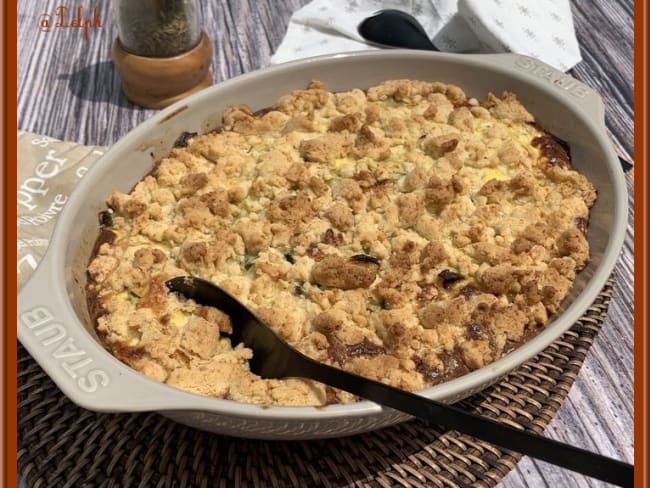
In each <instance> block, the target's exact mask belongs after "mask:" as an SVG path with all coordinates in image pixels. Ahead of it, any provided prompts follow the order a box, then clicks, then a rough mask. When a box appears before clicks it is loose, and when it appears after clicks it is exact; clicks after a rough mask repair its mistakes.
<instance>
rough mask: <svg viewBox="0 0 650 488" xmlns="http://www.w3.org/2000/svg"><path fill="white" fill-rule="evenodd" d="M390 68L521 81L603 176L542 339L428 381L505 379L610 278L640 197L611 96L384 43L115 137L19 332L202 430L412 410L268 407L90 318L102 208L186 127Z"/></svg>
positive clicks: (553, 74)
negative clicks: (157, 365) (171, 369)
mask: <svg viewBox="0 0 650 488" xmlns="http://www.w3.org/2000/svg"><path fill="white" fill-rule="evenodd" d="M391 78H411V79H422V80H431V81H442V82H448V83H453V84H456V85H459V86H460V87H461V88H463V89H464V90H465V92H466V93H467V94H468V96H476V97H478V98H483V97H484V96H485V94H487V93H488V92H494V93H500V92H502V91H504V90H508V91H512V92H515V93H516V94H517V96H518V98H519V99H520V101H521V102H522V103H523V104H524V106H526V107H527V108H528V109H529V111H530V112H531V113H533V115H535V117H536V119H537V120H538V121H539V122H540V124H541V125H542V126H543V128H544V129H546V130H548V131H549V132H551V133H552V134H554V135H556V136H558V137H560V138H561V139H564V140H566V141H567V142H568V143H569V145H570V147H571V154H572V159H573V164H574V166H575V167H576V168H577V169H578V170H579V171H580V172H582V173H583V174H585V175H586V176H587V177H588V178H589V180H590V181H591V182H592V183H593V184H594V186H595V187H596V189H597V191H598V200H597V202H596V204H595V206H594V207H593V208H592V211H591V218H590V223H589V234H588V236H589V238H588V240H589V244H590V248H591V260H590V262H589V264H588V266H587V267H586V268H585V269H584V270H583V271H582V272H581V273H580V274H579V275H578V277H577V279H576V283H575V285H574V289H573V290H572V292H571V294H570V296H569V298H568V299H567V300H566V301H565V304H564V306H563V309H562V311H561V313H560V314H559V315H558V316H557V317H556V319H555V320H553V321H552V322H551V323H550V324H549V325H548V326H547V328H546V329H545V330H544V331H543V332H541V333H540V334H539V335H538V336H536V337H535V338H534V339H532V340H530V341H529V342H527V343H526V344H524V345H523V346H521V347H520V348H518V349H517V350H515V351H513V352H512V353H510V354H508V355H507V356H505V357H503V358H502V359H500V360H498V361H496V362H494V363H492V364H490V365H488V366H486V367H484V368H481V369H479V370H476V371H474V372H472V373H470V374H467V375H464V376H462V377H460V378H457V379H454V380H451V381H448V382H446V383H442V384H440V385H437V386H434V387H432V388H429V389H426V390H424V391H422V392H421V394H422V395H423V396H426V397H428V398H433V399H436V400H440V401H444V402H455V401H458V400H460V399H462V398H465V397H467V396H469V395H471V394H473V393H475V392H477V391H480V390H482V389H483V388H485V387H487V386H489V385H490V384H492V383H494V382H495V381H497V380H498V379H499V378H501V377H502V376H503V375H504V374H506V373H507V372H509V371H511V370H512V369H514V368H516V367H517V366H518V365H520V364H521V363H522V362H524V361H526V360H528V359H530V358H532V357H533V356H534V355H535V354H536V353H538V352H540V351H541V350H543V349H544V348H545V347H546V346H548V345H549V344H550V343H551V342H553V340H555V339H556V338H557V337H559V336H560V335H561V334H562V333H563V332H564V331H566V330H567V329H568V328H570V327H571V325H572V324H573V323H574V322H575V320H577V319H578V318H579V317H580V315H581V314H582V313H584V311H585V310H586V309H587V307H588V306H589V305H590V304H591V303H592V301H593V300H594V299H595V298H596V296H597V295H598V292H599V291H600V289H601V288H602V287H603V285H604V284H605V282H606V280H607V278H608V276H609V274H610V273H611V271H612V269H613V268H614V265H615V263H616V260H617V258H618V254H619V252H620V249H621V246H622V243H623V238H624V235H625V226H626V221H627V194H626V187H625V183H624V177H623V173H622V170H621V168H620V165H619V162H618V158H617V156H616V154H615V152H614V151H613V149H612V146H611V143H610V142H609V140H608V138H607V135H606V131H605V125H604V108H603V103H602V100H601V98H600V97H599V96H598V95H597V94H596V93H595V92H594V91H593V90H591V89H590V88H588V87H587V86H585V85H583V84H582V83H580V82H578V81H576V80H575V79H573V78H571V77H570V76H568V75H565V74H564V73H561V72H559V71H556V70H555V69H553V68H551V67H549V66H547V65H545V64H543V63H541V62H540V61H537V60H534V59H532V58H528V57H525V56H520V55H514V54H499V55H448V54H440V53H430V52H424V51H405V50H389V51H372V52H358V53H353V54H340V55H331V56H324V57H317V58H310V59H307V60H302V61H297V62H293V63H287V64H283V65H278V66H274V67H271V68H267V69H264V70H260V71H256V72H253V73H249V74H246V75H242V76H239V77H237V78H233V79H232V80H229V81H226V82H223V83H220V84H217V85H215V86H212V87H210V88H208V89H205V90H203V91H201V92H199V93H197V94H195V95H192V96H191V97H189V98H186V99H184V100H182V101H181V102H178V103H176V104H174V105H172V106H170V107H168V108H167V109H165V110H164V111H162V112H160V113H158V114H157V115H156V116H154V117H152V118H151V119H149V120H148V121H146V122H145V123H143V124H141V125H140V126H138V127H137V128H135V129H134V130H132V131H131V132H130V133H129V134H127V135H126V136H125V137H123V138H122V139H121V140H120V141H119V142H118V143H116V144H115V145H114V146H113V147H112V148H111V150H110V151H108V152H107V153H106V155H104V156H103V157H102V159H101V160H100V161H98V162H97V163H96V164H95V166H94V167H93V168H92V170H90V171H89V172H88V173H87V175H86V176H85V177H84V179H83V180H82V181H81V182H80V184H79V185H78V187H77V188H76V189H75V191H74V192H73V194H72V195H71V196H70V199H69V201H68V204H67V205H66V207H65V209H64V211H63V212H62V214H61V215H60V217H59V220H58V223H57V226H56V228H55V231H54V235H53V237H52V241H51V244H50V247H49V249H48V252H47V254H46V256H45V257H44V259H43V261H42V262H41V264H40V265H39V267H38V269H37V270H36V272H35V273H34V275H33V276H32V278H31V279H30V281H29V282H28V283H27V284H26V285H25V286H24V288H23V289H22V290H21V292H20V294H19V297H18V337H19V340H20V341H21V343H22V344H23V345H24V346H25V347H26V348H27V350H28V351H29V352H30V354H31V355H32V356H33V357H34V358H35V359H36V361H37V362H38V363H39V364H40V365H41V367H42V368H43V369H44V370H45V371H46V373H47V374H48V375H49V376H50V377H51V378H52V380H53V381H54V382H55V383H56V384H57V386H58V387H59V388H60V389H61V390H62V391H63V392H64V393H65V394H66V395H67V396H68V397H69V398H70V399H71V400H72V401H74V402H75V403H77V404H79V405H81V406H83V407H85V408H88V409H90V410H95V411H103V412H138V411H157V412H160V413H161V414H163V415H166V416H168V417H170V418H172V419H174V420H177V421H179V422H182V423H184V424H187V425H191V426H193V427H196V428H199V429H203V430H208V431H212V432H218V433H222V434H228V435H234V436H241V437H252V438H263V439H314V438H325V437H334V436H341V435H350V434H355V433H360V432H366V431H370V430H373V429H377V428H381V427H385V426H388V425H391V424H394V423H396V422H399V421H402V420H406V418H407V417H406V416H405V415H402V414H400V413H397V412H395V411H392V410H389V409H384V408H381V407H379V406H378V405H376V404H374V403H371V402H366V401H363V402H358V403H353V404H341V405H330V406H327V407H322V408H314V407H277V406H273V407H262V406H258V405H252V404H243V403H238V402H234V401H231V400H221V399H215V398H209V397H203V396H199V395H195V394H192V393H188V392H185V391H182V390H178V389H175V388H172V387H169V386H166V385H164V384H161V383H158V382H156V381H154V380H151V379H149V378H147V377H146V376H144V375H142V374H140V373H138V372H136V371H134V370H132V369H131V368H129V367H127V366H126V365H124V364H123V363H121V362H120V361H119V360H117V359H116V358H114V357H113V356H111V355H110V354H109V353H108V352H107V351H106V350H105V349H104V348H103V347H102V346H101V345H100V343H99V342H98V339H97V337H96V335H95V332H94V330H93V327H92V325H91V323H90V320H89V318H88V312H87V310H86V301H85V293H84V286H85V279H86V277H85V270H86V266H87V264H88V259H89V257H90V254H91V251H92V246H93V244H94V241H95V239H96V237H97V235H98V231H99V229H98V221H97V214H98V213H99V212H100V211H101V210H103V209H104V208H105V199H106V197H107V195H108V193H109V192H110V191H111V190H112V189H119V190H120V191H128V190H130V189H131V188H132V187H133V185H134V184H135V183H136V182H137V181H139V180H140V179H141V178H142V176H143V175H144V174H146V173H147V172H148V171H149V170H150V169H151V165H152V162H153V161H154V160H155V159H158V158H160V157H162V156H164V155H166V153H167V152H168V151H169V150H170V148H171V147H172V144H173V143H174V141H175V140H176V139H177V138H178V136H179V135H180V133H181V132H184V131H197V132H205V131H207V130H211V129H213V128H215V127H217V126H219V125H220V122H221V113H222V111H223V109H224V108H225V107H226V106H228V105H232V104H241V103H246V104H247V105H249V106H251V108H252V109H253V110H257V109H261V108H264V107H267V106H269V105H271V104H272V103H273V102H274V101H275V100H276V99H277V98H279V97H280V96H281V95H283V94H286V93H288V92H289V91H290V90H292V89H300V88H304V87H305V86H306V85H307V84H308V83H309V81H311V80H312V79H319V80H322V81H324V82H325V83H326V86H327V87H328V89H329V90H332V91H337V90H344V89H351V88H363V87H367V86H370V85H372V84H377V83H379V82H381V81H384V80H386V79H391Z"/></svg>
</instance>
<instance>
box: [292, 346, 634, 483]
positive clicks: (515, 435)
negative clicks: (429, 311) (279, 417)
mask: <svg viewBox="0 0 650 488" xmlns="http://www.w3.org/2000/svg"><path fill="white" fill-rule="evenodd" d="M301 359H302V360H300V361H297V362H296V363H294V365H295V369H296V371H293V373H294V374H295V375H296V376H301V377H308V378H311V379H315V380H317V381H320V382H322V383H325V384H327V385H329V386H333V387H335V388H338V389H340V390H344V391H347V392H349V393H352V394H353V395H358V396H360V397H363V398H366V399H368V400H371V401H373V402H375V403H378V404H380V405H383V406H387V407H390V408H393V409H395V410H399V411H401V412H404V413H407V414H409V415H413V416H414V417H417V418H418V419H420V420H424V421H425V422H427V423H432V424H437V425H440V426H442V427H445V428H447V429H454V430H457V431H459V432H461V433H463V434H467V435H471V436H473V437H476V438H478V439H482V440H484V441H487V442H490V443H492V444H495V445H497V446H499V447H502V448H504V449H510V450H512V451H517V452H519V453H522V454H525V455H528V456H532V457H534V458H537V459H540V460H542V461H546V462H549V463H552V464H555V465H557V466H560V467H563V468H567V469H570V470H572V471H575V472H577V473H581V474H584V475H587V476H591V477H593V478H597V479H599V480H602V481H606V482H608V483H613V484H615V485H618V486H625V487H632V486H633V482H634V468H633V466H632V465H630V464H627V463H624V462H621V461H618V460H615V459H612V458H608V457H605V456H601V455H600V454H596V453H593V452H589V451H586V450H584V449H579V448H577V447H573V446H570V445H568V444H563V443H561V442H558V441H554V440H551V439H548V438H546V437H542V436H540V435H537V434H533V433H531V432H526V431H524V430H519V429H515V428H513V427H510V426H507V425H504V424H501V423H499V422H497V421H494V420H492V419H489V418H486V417H482V416H480V415H476V414H472V413H469V412H466V411H464V410H460V409H458V408H456V407H453V406H450V405H445V404H442V403H439V402H436V401H434V400H429V399H427V398H424V397H421V396H419V395H416V394H413V393H409V392H406V391H404V390H399V389H397V388H393V387H391V386H388V385H385V384H383V383H379V382H377V381H372V380H369V379H366V378H363V377H361V376H358V375H355V374H351V373H348V372H346V371H342V370H340V369H337V368H333V367H331V366H328V365H325V364H322V363H318V362H316V361H313V360H312V359H310V358H307V357H306V356H303V358H301ZM290 369H294V367H291V368H290Z"/></svg>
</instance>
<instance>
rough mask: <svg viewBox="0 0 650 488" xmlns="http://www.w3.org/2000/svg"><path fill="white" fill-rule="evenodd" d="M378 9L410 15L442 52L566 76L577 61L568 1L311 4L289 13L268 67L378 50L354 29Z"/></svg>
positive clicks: (341, 0)
mask: <svg viewBox="0 0 650 488" xmlns="http://www.w3.org/2000/svg"><path fill="white" fill-rule="evenodd" d="M382 9H398V10H403V11H405V12H408V13H410V14H411V15H413V16H414V17H415V18H417V19H418V21H419V22H420V23H421V24H422V26H423V27H424V30H425V31H426V32H427V33H428V34H429V35H430V37H431V40H432V42H433V44H434V45H435V46H436V47H437V48H438V49H440V50H441V51H444V52H450V53H462V52H467V53H502V52H515V53H519V54H525V55H528V56H533V57H535V58H537V59H540V60H541V61H544V62H545V63H548V64H550V65H551V66H553V67H555V68H557V69H559V70H561V71H565V72H566V71H568V70H569V69H571V68H572V67H573V66H574V65H575V64H577V63H578V62H579V61H580V60H581V57H580V48H579V46H578V41H577V39H576V36H575V30H574V27H573V18H572V15H571V7H570V5H569V1H568V0H538V1H536V2H530V1H526V0H313V1H312V2H310V3H308V4H307V5H305V6H304V7H303V8H301V9H300V10H298V11H296V12H295V13H294V14H293V16H292V17H291V20H290V21H289V26H288V29H287V33H286V35H285V38H284V40H283V41H282V43H281V44H280V46H279V47H278V49H277V50H276V52H275V54H274V55H273V56H272V58H271V62H272V63H283V62H286V61H291V60H294V59H301V58H306V57H310V56H317V55H320V54H329V53H334V52H345V51H358V50H362V49H377V47H375V46H372V45H371V44H368V43H366V42H365V41H364V40H363V38H362V37H361V36H360V35H359V33H358V32H357V27H358V25H359V24H360V23H361V21H362V20H363V19H365V18H366V17H369V16H371V15H373V13H375V12H377V11H378V10H382Z"/></svg>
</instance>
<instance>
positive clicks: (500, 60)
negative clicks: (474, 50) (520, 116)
mask: <svg viewBox="0 0 650 488" xmlns="http://www.w3.org/2000/svg"><path fill="white" fill-rule="evenodd" d="M481 56H482V57H484V59H485V58H490V62H493V63H494V64H499V65H501V66H504V67H507V68H509V69H512V70H514V71H515V72H519V73H522V74H524V75H525V76H527V77H529V78H531V79H532V80H534V81H541V82H542V83H547V84H548V85H549V86H550V87H553V88H554V89H555V90H557V92H558V93H560V94H561V95H562V97H563V98H565V99H566V100H568V101H569V102H570V103H572V104H575V105H578V106H579V107H580V109H581V110H582V112H584V113H586V114H588V115H590V116H591V118H592V120H594V121H598V123H600V124H601V125H602V126H603V129H604V127H605V105H604V103H603V99H602V97H601V96H600V95H599V94H598V92H597V91H596V90H594V89H593V88H591V87H589V86H587V85H585V84H584V83H582V82H581V81H578V80H576V79H575V78H574V77H573V76H571V75H568V74H566V73H564V72H562V71H560V70H558V69H556V68H554V67H553V66H551V65H549V64H546V63H544V62H543V61H540V60H539V59H536V58H532V57H530V56H525V55H523V54H516V53H502V54H482V55H481Z"/></svg>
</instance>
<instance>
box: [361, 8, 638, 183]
mask: <svg viewBox="0 0 650 488" xmlns="http://www.w3.org/2000/svg"><path fill="white" fill-rule="evenodd" d="M357 31H358V32H359V35H360V36H361V37H363V38H364V39H365V40H366V41H368V42H370V43H372V44H375V45H377V46H381V47H393V48H406V49H420V50H426V51H440V50H439V49H438V48H437V47H436V46H434V45H433V42H431V39H429V35H428V34H427V33H426V31H425V30H424V28H423V27H422V24H420V22H418V20H417V19H416V18H415V17H413V16H412V15H410V14H408V13H406V12H403V11H401V10H394V9H385V10H379V11H377V12H375V14H373V15H371V16H370V17H366V18H365V19H363V20H362V21H361V23H360V24H359V26H358V27H357ZM618 160H619V161H620V163H621V166H622V167H623V171H624V172H626V173H627V172H628V171H629V170H630V169H632V164H631V163H630V162H629V161H627V160H625V159H623V158H622V157H620V156H619V157H618Z"/></svg>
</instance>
